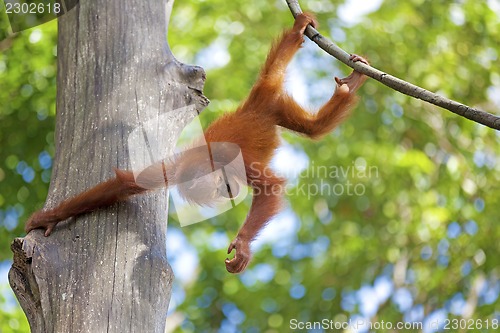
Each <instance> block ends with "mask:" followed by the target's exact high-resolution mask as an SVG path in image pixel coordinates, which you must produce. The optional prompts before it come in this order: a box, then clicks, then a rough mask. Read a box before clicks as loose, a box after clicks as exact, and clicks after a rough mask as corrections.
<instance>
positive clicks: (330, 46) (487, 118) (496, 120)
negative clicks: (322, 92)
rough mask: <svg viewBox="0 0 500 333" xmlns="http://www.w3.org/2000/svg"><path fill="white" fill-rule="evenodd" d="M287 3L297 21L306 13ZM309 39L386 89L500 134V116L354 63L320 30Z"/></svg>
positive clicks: (296, 4) (309, 32) (293, 1)
mask: <svg viewBox="0 0 500 333" xmlns="http://www.w3.org/2000/svg"><path fill="white" fill-rule="evenodd" d="M286 2H287V4H288V7H289V8H290V11H291V12H292V14H293V17H296V16H297V15H299V14H300V13H302V9H301V8H300V5H299V2H298V0H286ZM305 35H306V36H307V37H309V39H310V40H312V41H313V42H315V43H316V44H317V45H318V46H319V47H320V48H322V49H323V50H324V51H325V52H327V53H328V54H330V55H332V56H333V57H335V58H337V59H338V60H340V61H341V62H343V63H344V64H346V65H347V66H349V67H351V68H353V69H354V70H356V71H358V72H360V73H363V74H365V75H367V76H369V77H371V78H373V79H375V80H377V81H379V82H381V83H383V84H385V85H386V86H388V87H390V88H392V89H394V90H396V91H399V92H400V93H403V94H405V95H408V96H411V97H415V98H418V99H421V100H424V101H426V102H429V103H431V104H434V105H437V106H439V107H442V108H444V109H447V110H449V111H451V112H453V113H456V114H458V115H460V116H462V117H465V118H467V119H470V120H472V121H475V122H477V123H480V124H483V125H485V126H488V127H491V128H493V129H496V130H500V117H499V116H496V115H493V114H491V113H488V112H485V111H482V110H479V109H476V108H472V107H470V106H467V105H464V104H462V103H459V102H456V101H453V100H450V99H448V98H445V97H443V96H440V95H438V94H435V93H433V92H431V91H428V90H426V89H424V88H421V87H419V86H416V85H414V84H411V83H409V82H406V81H404V80H401V79H399V78H397V77H395V76H392V75H390V74H387V73H384V72H382V71H380V70H378V69H376V68H373V67H371V66H369V65H366V64H364V63H362V62H352V61H351V60H349V56H350V54H349V53H347V52H345V51H344V50H342V49H341V48H340V47H338V46H337V45H336V44H335V43H333V42H332V41H330V40H329V39H328V38H325V37H324V36H322V35H321V34H320V33H319V32H318V31H317V30H316V29H314V28H313V27H311V26H308V27H307V29H306V32H305Z"/></svg>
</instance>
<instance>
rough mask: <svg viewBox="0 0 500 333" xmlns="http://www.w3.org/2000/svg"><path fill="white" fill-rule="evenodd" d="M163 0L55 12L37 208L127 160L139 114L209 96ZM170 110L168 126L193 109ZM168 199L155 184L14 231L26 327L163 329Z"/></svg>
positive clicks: (115, 1)
mask: <svg viewBox="0 0 500 333" xmlns="http://www.w3.org/2000/svg"><path fill="white" fill-rule="evenodd" d="M168 2H169V3H167V6H166V4H165V0H148V1H136V0H107V1H81V2H80V4H79V5H78V6H76V7H75V8H74V9H73V10H72V11H70V12H69V13H67V14H65V15H64V16H62V17H61V18H60V19H59V41H58V78H57V84H58V95H57V125H56V127H57V128H56V134H55V135H56V157H55V161H54V169H53V174H52V181H51V185H50V189H49V196H48V199H47V202H46V205H45V207H46V208H49V207H54V206H55V205H56V204H57V203H58V202H60V201H61V200H62V199H64V198H67V197H69V196H72V195H75V194H77V193H79V192H81V191H83V190H85V189H88V188H90V187H91V186H93V185H95V184H97V183H99V182H101V181H103V180H106V179H108V178H110V177H112V175H113V167H118V168H120V169H127V168H129V167H130V161H129V157H128V151H127V149H128V147H127V137H128V135H129V134H130V133H131V132H132V131H133V130H134V129H135V128H137V127H138V126H140V125H141V124H142V123H144V122H146V121H149V120H151V119H155V118H158V117H159V116H160V115H163V114H165V112H176V111H175V109H177V108H180V107H183V106H186V105H191V104H195V105H196V110H197V111H198V112H199V111H201V110H202V109H203V107H204V106H206V104H207V103H208V101H207V100H206V98H205V97H204V96H203V95H202V94H201V91H202V88H203V83H204V77H205V76H204V72H203V70H202V69H201V68H199V67H194V66H186V65H183V64H180V63H179V62H178V61H176V60H175V58H174V57H173V56H172V54H171V52H170V50H169V48H168V44H167V41H166V27H167V25H168V17H169V15H170V10H169V9H171V6H172V0H169V1H168ZM165 11H167V15H165ZM165 17H167V19H166V18H165ZM172 110H173V111H172ZM177 112H178V111H177ZM173 119H175V121H176V126H175V127H176V128H177V132H178V129H182V128H183V127H184V126H185V124H187V123H188V122H189V121H190V120H191V119H192V114H190V113H183V112H179V114H177V115H175V117H173ZM176 135H177V133H174V134H172V140H171V141H172V142H170V144H174V143H175V136H176ZM169 141H170V140H169ZM164 149H165V151H166V152H168V151H169V150H170V149H171V147H164ZM167 205H168V199H167V193H166V191H159V192H153V193H151V194H148V195H145V196H141V197H137V198H134V199H133V200H130V201H127V202H125V203H122V204H119V205H115V206H113V207H110V208H108V209H102V210H100V211H98V212H95V213H92V214H86V215H83V216H80V217H78V218H76V219H70V220H68V221H67V222H63V223H61V224H60V225H59V226H58V227H57V228H56V231H55V232H54V233H53V234H52V235H51V236H50V237H47V238H45V237H43V234H42V232H41V231H40V230H35V231H34V232H31V233H30V234H29V235H28V236H26V237H25V238H19V239H16V240H15V241H14V243H13V245H12V249H13V251H14V264H13V266H12V269H11V271H10V274H9V278H10V282H11V286H12V288H13V289H14V291H15V293H16V295H17V297H18V299H19V301H20V303H21V306H22V307H23V309H24V311H25V312H26V315H27V317H28V320H29V322H30V325H31V329H32V332H64V333H67V332H73V333H74V332H148V333H150V332H164V329H165V317H166V313H167V308H168V303H169V299H170V291H171V283H172V279H173V274H172V271H171V269H170V266H169V265H168V263H167V259H166V249H165V243H166V239H165V232H166V222H167V208H168V207H167Z"/></svg>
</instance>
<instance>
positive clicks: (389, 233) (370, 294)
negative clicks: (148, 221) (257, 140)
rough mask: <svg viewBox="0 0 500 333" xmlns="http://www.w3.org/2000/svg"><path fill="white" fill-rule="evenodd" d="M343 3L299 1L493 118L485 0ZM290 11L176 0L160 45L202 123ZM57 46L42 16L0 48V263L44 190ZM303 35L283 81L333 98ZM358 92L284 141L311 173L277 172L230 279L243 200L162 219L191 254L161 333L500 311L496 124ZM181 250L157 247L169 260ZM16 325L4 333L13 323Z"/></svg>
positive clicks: (247, 78)
mask: <svg viewBox="0 0 500 333" xmlns="http://www.w3.org/2000/svg"><path fill="white" fill-rule="evenodd" d="M344 6H345V5H344V4H343V2H341V1H335V0H332V1H303V2H302V7H303V8H304V9H308V10H311V11H314V12H315V13H317V16H318V18H319V22H320V31H321V32H322V33H323V34H324V35H326V36H331V38H332V39H333V40H335V41H336V42H337V43H338V44H339V45H340V46H341V47H343V48H344V49H345V50H347V51H348V52H356V53H359V54H363V55H366V56H367V57H368V59H370V62H371V63H372V64H373V65H374V66H375V67H377V68H379V69H381V70H383V71H385V72H388V73H391V74H393V75H395V76H398V77H400V78H403V79H405V80H407V81H410V82H412V83H415V84H417V85H420V86H423V87H425V88H427V89H429V90H433V91H436V92H438V93H440V94H442V95H444V96H446V97H449V98H452V99H455V100H458V101H460V102H463V103H465V104H468V105H471V106H477V107H480V108H482V109H485V110H487V111H489V112H492V113H495V112H498V111H497V110H498V108H499V101H498V97H497V96H498V95H500V72H499V71H498V63H499V52H500V48H499V46H498V41H499V40H500V18H499V15H500V9H499V8H500V4H499V3H498V1H494V0H491V1H488V2H480V1H472V0H463V1H454V2H452V1H424V0H411V1H405V2H402V1H396V0H385V1H383V2H382V3H381V4H380V7H379V8H376V9H375V10H373V12H371V13H367V14H366V15H365V16H362V17H360V18H359V19H358V20H357V21H356V20H355V19H351V18H350V17H346V16H345V15H340V14H339V13H342V12H344V13H345V12H346V11H345V10H344V9H345V7H344ZM358 7H360V6H358ZM492 8H493V9H496V12H495V11H493V9H492ZM356 10H357V9H356V7H354V9H351V11H354V13H355V12H356ZM358 10H360V11H361V10H362V8H358ZM347 12H348V11H347ZM292 22H293V21H292V18H291V14H290V13H289V11H288V9H287V7H286V5H285V3H284V1H264V0H257V1H253V2H248V1H246V2H245V1H231V2H227V1H224V2H223V1H221V0H213V1H201V0H186V1H182V2H180V1H179V2H177V3H176V4H175V6H174V12H173V15H172V18H171V23H170V31H169V42H170V45H171V48H172V50H173V52H174V54H175V55H176V56H177V57H178V58H179V59H180V60H181V61H183V62H187V63H196V64H199V65H202V66H204V67H205V68H206V70H207V82H206V86H205V95H206V96H208V97H209V98H210V99H211V104H210V105H209V107H208V108H207V109H206V110H205V111H204V112H203V113H202V115H201V119H202V122H203V123H204V124H208V123H209V122H210V121H211V120H213V119H214V118H216V117H217V116H218V115H220V114H221V113H222V112H224V111H228V110H231V109H233V108H234V107H235V106H236V105H237V104H238V103H239V101H241V100H242V99H243V98H244V97H245V96H246V94H247V93H248V91H249V89H250V87H251V86H252V84H253V82H254V80H255V78H256V77H257V75H258V71H259V68H260V66H261V64H262V62H263V60H264V59H265V56H266V53H267V51H268V49H269V46H270V43H271V41H272V39H273V38H275V37H276V36H277V35H278V34H279V33H280V31H281V30H282V29H283V27H289V26H291V24H292ZM55 41H56V27H55V24H54V23H53V22H51V23H49V24H46V25H43V26H40V27H38V28H35V29H31V30H28V31H25V32H23V33H21V34H19V35H16V36H14V37H13V41H12V43H11V44H10V46H9V47H7V48H6V49H4V50H1V53H0V82H1V87H2V89H0V100H1V101H2V104H1V106H0V143H1V146H0V147H1V150H0V186H1V192H0V246H1V247H2V248H1V250H0V256H1V257H0V259H1V260H5V259H7V258H9V257H10V252H9V249H8V245H9V243H10V240H11V239H12V238H13V237H15V236H20V235H22V221H24V219H25V218H26V217H27V214H29V213H30V212H31V211H33V210H34V209H35V208H37V207H40V206H41V205H42V203H43V200H44V197H45V193H46V191H47V182H48V179H49V177H50V174H49V173H50V156H53V153H54V147H53V139H52V137H53V130H54V114H55V106H54V105H55V66H56V59H55V56H54V50H55ZM306 44H307V45H306V47H304V48H303V49H302V50H301V51H300V52H299V54H298V56H297V57H296V59H295V61H294V64H293V67H294V69H295V71H294V72H293V73H292V74H291V75H290V77H289V81H291V82H294V81H300V80H302V81H303V82H305V85H303V86H300V87H302V89H303V90H304V92H305V93H307V95H308V96H309V97H310V99H309V100H308V101H307V102H309V104H312V105H315V106H317V105H320V104H321V103H322V102H324V101H325V100H326V99H327V98H328V97H329V95H330V94H331V91H332V89H333V80H332V78H331V76H332V75H338V76H341V75H344V74H346V73H348V72H349V69H347V68H346V67H345V66H342V65H339V64H338V62H337V61H336V60H334V59H332V58H331V57H329V56H328V55H326V54H325V53H323V52H322V51H320V50H319V49H318V48H317V47H315V46H314V45H312V43H306ZM27 55H28V56H27ZM337 66H339V67H338V68H337ZM359 95H360V103H359V105H358V107H357V108H356V110H355V112H354V113H353V116H352V117H351V118H350V119H349V120H348V121H347V122H346V123H345V124H343V125H342V126H341V127H340V128H339V129H337V130H336V131H335V132H334V133H332V135H329V136H328V137H326V138H325V139H323V140H321V141H320V142H311V141H309V140H306V139H304V138H300V137H297V136H295V135H293V134H290V133H285V134H284V135H283V137H284V139H285V141H284V142H285V145H286V148H287V149H288V150H290V151H293V152H294V153H295V155H296V156H305V157H303V158H305V159H307V161H308V165H309V166H308V167H307V168H306V169H305V170H303V171H302V174H301V175H298V176H296V177H291V178H292V179H291V180H290V182H291V184H292V186H290V187H289V192H290V195H289V196H288V201H289V205H288V208H287V209H286V211H285V212H284V214H282V215H280V216H279V217H278V218H277V219H276V221H273V223H272V224H271V225H270V226H269V227H268V229H269V230H270V231H273V230H274V232H275V234H271V235H270V234H269V232H268V233H266V232H264V234H265V235H264V236H265V237H264V238H266V239H268V241H265V242H260V243H259V244H260V245H259V246H258V247H259V249H258V251H256V253H255V257H254V260H253V262H252V264H251V266H250V267H249V269H248V270H247V272H245V273H244V274H241V275H236V276H234V275H229V274H227V273H226V271H225V268H224V264H223V261H224V258H225V256H226V254H225V252H226V251H225V249H226V246H227V244H228V241H229V239H230V238H231V237H233V236H234V235H235V233H236V231H237V229H238V228H239V226H240V225H241V223H242V221H243V220H244V217H245V215H246V213H247V212H248V208H249V200H248V199H249V198H247V200H246V201H245V203H244V204H240V205H239V206H237V207H236V208H235V209H233V210H231V211H229V212H227V213H225V214H224V215H221V216H218V217H217V218H214V219H213V220H212V221H211V222H210V223H203V224H198V225H194V226H191V227H187V228H182V229H178V228H177V227H176V223H175V222H173V223H170V224H169V233H182V234H183V235H184V236H185V237H186V238H187V240H188V243H189V244H191V245H192V246H193V247H194V248H195V249H196V253H197V256H198V257H199V267H198V268H197V269H196V271H195V273H194V274H193V275H192V276H191V277H190V278H187V279H178V280H177V282H176V285H175V290H174V299H173V301H172V306H171V308H172V310H171V311H172V313H171V315H170V319H169V323H170V324H171V325H173V324H174V323H178V324H179V326H178V327H177V328H176V329H175V331H176V332H213V331H221V332H235V331H243V332H288V331H290V326H289V323H290V320H292V319H297V320H299V321H321V320H322V319H325V318H326V319H331V320H335V321H337V322H340V321H345V320H348V319H349V318H351V319H356V318H369V319H371V320H373V321H381V320H384V321H385V322H392V323H396V322H399V321H418V322H421V321H425V320H427V321H430V320H434V319H439V320H441V323H444V322H443V320H444V318H449V319H457V318H458V319H460V318H472V319H477V320H483V324H484V323H485V321H486V320H493V319H497V320H498V319H500V303H499V299H498V297H499V293H500V281H499V276H500V270H499V268H498V267H500V259H499V256H498V251H499V250H500V248H499V247H498V244H497V240H498V239H499V238H500V227H499V226H498V216H499V213H500V208H498V207H500V186H499V183H500V163H499V148H498V145H499V143H500V142H499V141H500V135H499V134H498V133H497V132H495V131H493V130H491V129H488V128H485V127H483V126H480V125H478V124H475V123H473V122H471V121H468V120H465V119H463V118H461V117H458V116H456V115H454V114H452V113H450V112H448V111H445V110H442V109H439V108H437V107H434V106H431V105H428V104H426V103H424V102H421V101H418V100H415V99H412V98H409V97H406V96H403V95H401V94H399V93H396V92H394V91H392V90H391V89H389V88H387V87H385V86H383V85H381V84H379V83H378V82H375V81H372V80H369V81H368V82H367V83H366V84H365V85H364V86H363V88H362V89H360V92H359ZM6 101H7V102H6ZM495 101H496V102H495ZM286 163H288V164H295V161H294V160H291V161H286ZM320 170H322V171H325V170H327V173H326V174H324V173H323V174H321V172H319V171H320ZM337 171H339V172H337ZM303 189H306V191H303ZM319 189H321V191H319ZM313 190H314V191H313ZM349 190H351V192H350V194H349V193H348V191H349ZM353 191H354V193H353ZM356 191H358V192H356ZM313 192H319V193H313ZM273 224H276V225H279V226H281V227H282V228H283V229H279V228H275V227H274V225H273ZM269 230H268V231H269ZM280 230H281V231H280ZM183 252H185V251H179V252H178V253H177V252H176V253H169V255H170V257H171V260H172V261H173V262H174V263H175V261H180V260H181V259H180V258H181V256H182V253H183ZM181 265H182V263H181ZM175 267H176V265H175V264H174V268H175ZM2 303H4V301H3V299H1V298H0V323H2V325H4V324H3V323H9V322H10V320H11V319H10V318H11V317H12V316H17V317H16V318H17V319H16V320H18V321H19V323H21V322H22V319H19V318H21V316H22V315H20V314H19V313H20V312H19V311H17V312H16V311H14V312H12V310H8V311H7V310H5V306H3V305H2ZM3 310H5V311H6V312H2V311H3ZM13 313H14V314H16V315H14V314H13ZM19 325H20V326H21V327H23V325H25V324H19ZM15 326H16V325H10V327H11V331H12V332H24V331H25V330H23V329H20V328H19V329H16V328H15ZM0 327H1V326H0ZM2 329H3V331H5V332H10V331H9V330H8V329H7V328H4V327H2ZM377 331H379V332H392V331H394V330H383V329H380V330H377ZM408 331H409V332H411V331H412V330H408ZM414 331H417V330H414ZM474 331H478V332H479V331H482V332H489V331H493V330H492V329H491V328H490V329H486V328H485V327H484V325H483V328H482V329H475V330H474Z"/></svg>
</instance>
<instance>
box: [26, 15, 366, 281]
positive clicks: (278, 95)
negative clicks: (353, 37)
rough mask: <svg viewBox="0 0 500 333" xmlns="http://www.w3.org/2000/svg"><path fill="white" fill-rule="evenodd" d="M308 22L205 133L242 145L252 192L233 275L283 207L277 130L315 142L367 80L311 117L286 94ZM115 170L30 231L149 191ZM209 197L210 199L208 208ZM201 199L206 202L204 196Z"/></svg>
mask: <svg viewBox="0 0 500 333" xmlns="http://www.w3.org/2000/svg"><path fill="white" fill-rule="evenodd" d="M309 24H311V25H313V26H315V25H316V21H315V19H314V17H313V16H312V15H311V14H307V13H305V14H301V15H299V16H297V18H296V20H295V24H294V26H293V28H292V29H290V30H287V31H285V32H284V33H283V35H282V36H281V37H280V38H279V39H278V40H277V42H275V43H274V44H273V46H272V48H271V50H270V52H269V55H268V57H267V60H266V62H265V64H264V66H263V69H262V71H261V74H260V77H259V79H258V80H257V82H256V83H255V85H254V86H253V88H252V90H251V92H250V94H249V96H248V98H247V99H246V101H244V102H243V103H242V104H241V105H240V106H239V107H238V109H237V110H236V112H234V113H228V114H225V115H223V116H222V117H220V118H219V119H217V120H216V121H215V122H214V123H213V124H211V125H210V126H209V127H208V128H207V129H206V131H205V139H206V141H207V142H208V143H209V144H210V143H211V142H231V143H234V144H237V145H238V146H239V147H240V149H241V152H242V155H243V159H244V163H245V170H246V176H247V181H248V185H249V186H252V187H253V189H254V197H253V202H252V207H251V208H250V212H249V214H248V217H247V219H246V221H245V223H244V224H243V226H242V228H241V229H240V231H239V232H238V235H237V236H236V238H235V239H234V241H233V242H231V244H230V246H229V249H228V254H229V253H230V252H231V251H232V250H233V249H235V250H236V254H235V257H234V258H233V259H231V260H229V259H226V268H227V270H228V271H229V272H232V273H238V272H241V271H243V270H244V269H245V267H246V266H247V265H248V263H249V261H250V258H251V252H250V243H251V242H252V240H254V239H255V237H256V236H257V235H258V233H259V231H260V230H261V229H262V228H263V227H264V226H265V224H266V223H267V222H268V221H269V220H270V219H271V218H272V217H273V216H274V215H276V214H277V213H278V212H279V210H280V207H281V202H282V187H283V184H284V179H282V178H279V177H277V176H276V175H274V174H273V173H272V172H271V171H270V170H269V168H268V164H269V162H270V160H271V158H272V156H273V153H274V150H275V149H276V148H277V147H278V145H279V136H278V133H277V126H281V127H284V128H287V129H289V130H292V131H295V132H297V133H299V134H304V135H306V136H308V137H310V138H312V139H318V138H320V137H321V136H323V135H325V134H327V133H328V132H330V131H331V130H332V129H333V128H335V126H337V125H338V124H339V123H340V122H342V121H343V120H344V119H345V118H346V117H347V116H348V115H349V110H350V109H351V107H352V106H353V104H354V103H355V96H354V93H355V91H356V90H357V89H358V88H359V87H360V86H361V85H362V84H363V82H364V81H365V79H366V77H365V76H363V75H361V74H360V73H358V72H353V73H352V74H351V75H350V76H348V77H347V78H344V79H338V78H335V80H336V82H337V88H336V91H335V93H334V94H333V96H332V97H331V98H330V99H329V100H328V102H327V103H326V104H325V105H324V106H323V107H322V108H321V109H320V110H319V111H318V113H317V114H315V115H311V114H309V113H307V112H306V111H305V110H303V109H302V107H300V106H299V105H298V104H297V103H296V102H295V101H294V100H293V99H292V98H291V97H290V96H289V95H287V93H286V92H285V91H284V90H283V81H284V76H285V71H286V67H287V65H288V63H289V62H290V61H291V59H292V58H293V56H294V54H295V53H296V52H297V50H299V48H300V47H301V45H302V42H303V40H304V37H303V34H304V30H305V29H306V27H307V25H309ZM351 59H352V60H353V61H362V62H365V63H366V60H364V59H363V58H361V57H359V56H356V55H353V56H351ZM200 159H201V157H200V156H199V155H196V154H194V155H186V156H182V155H181V156H180V157H179V160H178V161H177V164H176V162H175V161H174V164H176V168H175V167H174V168H175V169H176V170H175V172H173V173H172V174H173V175H174V176H173V177H172V178H171V179H169V184H170V185H172V184H173V183H175V182H176V181H178V180H182V179H183V178H189V177H188V176H189V175H190V174H191V173H193V172H194V173H196V170H195V169H194V168H196V165H197V164H199V163H196V161H199V160H200ZM183 160H184V163H183ZM200 162H201V161H200ZM203 162H205V161H203ZM115 171H116V177H115V178H113V179H111V180H108V181H106V182H103V183H101V184H99V185H97V186H95V187H93V188H92V189H90V190H88V191H86V192H84V193H81V194H79V195H77V196H76V197H73V198H70V199H68V200H65V201H63V202H62V203H61V204H60V205H59V206H57V207H56V208H54V209H50V210H46V211H38V212H36V213H34V214H33V215H32V216H31V218H30V219H29V220H28V222H27V224H26V231H27V232H29V231H30V230H32V229H36V228H43V229H45V235H46V236H48V235H49V234H50V233H51V232H52V230H53V229H54V227H55V225H56V224H57V223H58V222H60V221H62V220H65V219H67V218H69V217H72V216H76V215H79V214H83V213H87V212H91V211H94V210H96V209H98V208H101V207H106V206H109V205H112V204H113V203H115V202H119V201H124V200H126V199H127V198H128V197H129V196H131V195H135V194H140V193H143V192H145V191H147V189H146V188H143V187H141V186H139V185H137V183H136V182H135V180H134V175H133V173H132V172H130V171H122V170H115ZM151 182H153V183H155V184H156V183H161V182H162V180H157V179H154V180H153V179H151ZM165 185H167V184H166V182H165ZM210 199H211V198H206V200H205V201H206V203H207V204H208V203H209V201H210ZM200 200H201V201H204V200H203V198H201V199H200Z"/></svg>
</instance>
